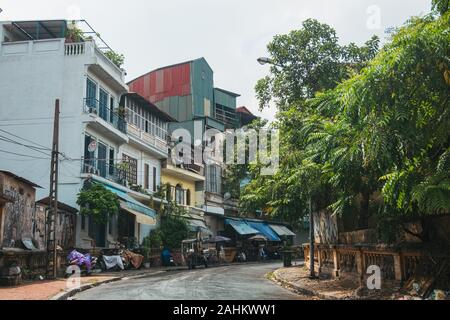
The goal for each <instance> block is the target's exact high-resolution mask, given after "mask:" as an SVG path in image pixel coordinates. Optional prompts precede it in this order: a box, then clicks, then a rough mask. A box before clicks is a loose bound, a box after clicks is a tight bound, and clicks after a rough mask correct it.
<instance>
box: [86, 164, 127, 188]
mask: <svg viewBox="0 0 450 320" xmlns="http://www.w3.org/2000/svg"><path fill="white" fill-rule="evenodd" d="M81 173H82V174H90V175H96V176H98V177H102V178H104V179H106V180H109V181H112V182H114V183H117V184H120V185H122V186H124V187H127V184H128V183H127V172H126V171H125V170H122V169H120V168H119V167H118V166H112V165H110V164H109V163H108V162H107V161H105V160H100V159H84V160H83V162H82V166H81Z"/></svg>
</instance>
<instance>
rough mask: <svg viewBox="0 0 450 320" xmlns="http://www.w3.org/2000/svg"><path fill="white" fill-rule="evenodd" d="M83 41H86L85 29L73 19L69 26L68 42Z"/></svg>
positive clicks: (67, 31) (67, 32)
mask: <svg viewBox="0 0 450 320" xmlns="http://www.w3.org/2000/svg"><path fill="white" fill-rule="evenodd" d="M82 41H84V33H83V30H81V29H80V28H78V27H77V25H76V23H75V21H72V23H71V24H70V25H68V26H67V30H66V43H74V42H75V43H76V42H82Z"/></svg>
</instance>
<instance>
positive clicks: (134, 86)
mask: <svg viewBox="0 0 450 320" xmlns="http://www.w3.org/2000/svg"><path fill="white" fill-rule="evenodd" d="M128 85H129V87H130V90H131V91H135V92H137V93H139V94H140V95H142V96H143V97H144V98H145V99H147V100H148V101H150V102H152V103H154V104H155V105H157V106H158V108H160V109H161V110H163V111H165V112H166V113H168V114H170V115H171V116H172V117H173V118H175V119H176V120H177V121H178V122H175V123H171V124H170V125H169V134H172V133H173V132H174V131H176V130H177V129H186V130H188V131H189V133H190V135H191V144H192V145H194V144H195V142H196V141H198V140H199V139H200V140H201V141H203V145H206V144H207V143H210V142H211V141H206V140H207V139H206V138H204V133H205V131H206V130H208V129H215V130H217V131H218V132H225V130H227V129H233V128H236V127H237V126H238V116H237V113H236V99H237V98H238V97H239V95H238V94H236V93H233V92H231V91H227V90H223V89H220V88H216V87H214V72H213V70H212V68H211V66H210V65H209V64H208V62H207V61H206V60H205V59H204V58H199V59H195V60H191V61H187V62H183V63H179V64H175V65H171V66H167V67H163V68H159V69H156V70H154V71H151V72H149V73H147V74H144V75H143V76H141V77H139V78H137V79H135V80H133V81H131V82H129V83H128ZM208 139H211V137H210V138H208ZM183 165H184V166H185V167H189V166H191V167H201V168H202V174H203V175H204V177H205V178H204V180H199V181H195V194H196V196H195V207H196V208H197V209H200V210H202V211H203V212H204V214H205V220H206V223H207V225H208V227H210V229H211V230H212V231H213V233H214V234H217V233H219V232H221V231H223V228H224V225H223V217H224V212H225V211H224V198H223V190H222V179H223V173H224V170H225V165H224V164H223V163H211V164H208V165H207V164H206V163H205V162H204V161H202V163H194V161H193V162H192V163H190V164H183ZM190 169H192V168H190ZM164 179H170V180H171V181H172V183H175V182H176V181H174V180H173V176H172V177H171V176H167V177H164V173H163V180H164ZM180 185H182V183H181V184H180ZM175 187H176V185H175ZM193 187H194V185H192V184H191V185H190V187H189V189H192V188H193ZM180 192H181V191H180ZM180 192H179V194H181V193H180ZM175 193H176V189H175ZM189 198H193V197H192V193H191V195H190V197H189ZM190 200H191V202H190V203H191V205H194V202H192V200H193V199H190Z"/></svg>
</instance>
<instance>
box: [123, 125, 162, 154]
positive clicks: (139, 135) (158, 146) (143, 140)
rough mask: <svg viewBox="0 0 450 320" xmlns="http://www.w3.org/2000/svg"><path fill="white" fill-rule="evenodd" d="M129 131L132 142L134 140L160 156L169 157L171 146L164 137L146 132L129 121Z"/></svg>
mask: <svg viewBox="0 0 450 320" xmlns="http://www.w3.org/2000/svg"><path fill="white" fill-rule="evenodd" d="M127 133H128V135H129V137H130V140H131V142H134V143H135V144H137V145H138V146H140V147H142V148H143V149H144V150H146V151H148V152H150V153H152V154H153V155H155V156H156V157H158V158H167V155H168V152H169V148H168V145H167V142H166V141H164V140H163V139H161V138H159V137H157V136H155V135H152V134H150V133H148V132H145V131H144V130H142V129H140V128H138V127H137V126H135V125H133V124H131V123H127Z"/></svg>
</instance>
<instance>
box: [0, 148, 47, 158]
mask: <svg viewBox="0 0 450 320" xmlns="http://www.w3.org/2000/svg"><path fill="white" fill-rule="evenodd" d="M0 152H2V153H7V154H12V155H15V156H20V157H28V158H33V159H41V160H50V158H42V157H34V156H30V155H27V154H21V153H15V152H11V151H7V150H2V149H0Z"/></svg>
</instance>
